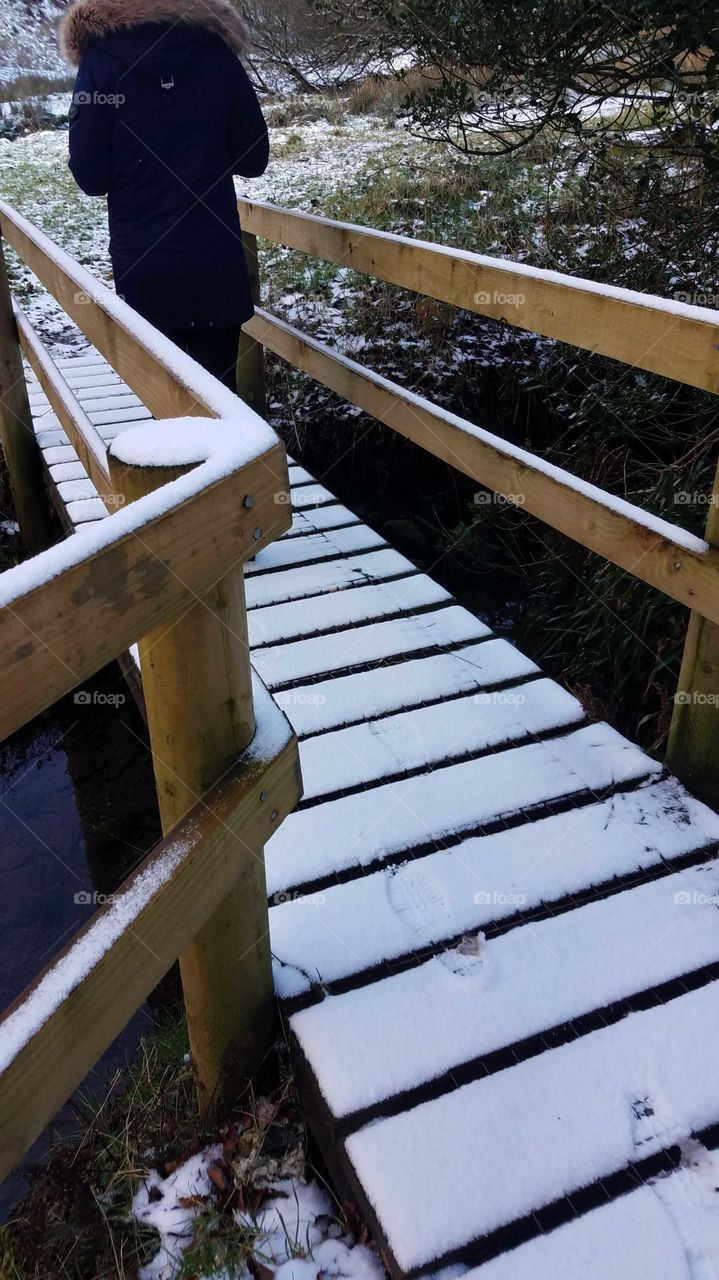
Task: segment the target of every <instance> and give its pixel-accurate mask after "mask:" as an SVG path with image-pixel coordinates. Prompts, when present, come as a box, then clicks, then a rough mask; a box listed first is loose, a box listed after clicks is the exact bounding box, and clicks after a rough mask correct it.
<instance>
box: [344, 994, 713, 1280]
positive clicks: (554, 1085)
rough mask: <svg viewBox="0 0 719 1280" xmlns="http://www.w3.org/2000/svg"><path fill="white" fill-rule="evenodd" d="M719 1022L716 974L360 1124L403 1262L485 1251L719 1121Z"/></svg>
mask: <svg viewBox="0 0 719 1280" xmlns="http://www.w3.org/2000/svg"><path fill="white" fill-rule="evenodd" d="M459 980H460V981H461V980H462V979H461V978H460V979H459ZM718 1025H719V981H713V982H711V983H709V984H708V985H706V986H703V987H701V988H700V989H698V990H695V991H691V992H689V994H687V995H682V996H679V997H678V998H676V999H673V1000H671V1001H670V1002H669V1003H667V1004H664V1005H661V1006H659V1007H658V1008H650V1009H647V1010H645V1011H643V1012H636V1013H630V1014H628V1016H627V1017H626V1018H624V1019H623V1020H622V1021H620V1022H617V1023H614V1024H613V1025H610V1026H608V1027H606V1028H602V1029H601V1030H597V1031H594V1032H592V1034H590V1035H587V1036H581V1037H579V1038H578V1039H576V1040H574V1041H572V1042H571V1043H569V1044H564V1045H561V1046H560V1047H559V1048H556V1049H550V1050H548V1051H547V1052H546V1053H540V1054H539V1055H537V1056H536V1057H533V1058H529V1059H528V1060H525V1061H524V1062H519V1063H518V1064H517V1065H516V1066H510V1067H508V1068H507V1070H505V1071H498V1072H496V1073H495V1074H493V1075H490V1076H488V1077H487V1078H486V1079H483V1080H478V1081H474V1082H472V1083H471V1084H466V1085H464V1086H463V1087H461V1088H458V1089H455V1090H454V1091H453V1092H451V1093H447V1094H444V1095H443V1096H442V1097H440V1098H437V1099H435V1100H433V1101H431V1102H426V1103H423V1104H420V1105H419V1106H417V1107H414V1108H412V1110H410V1111H405V1112H402V1113H401V1114H400V1115H397V1116H392V1117H390V1118H389V1119H386V1120H378V1121H376V1122H375V1123H374V1124H369V1125H367V1126H366V1127H365V1128H363V1129H360V1130H359V1131H358V1132H357V1133H354V1134H352V1135H351V1136H350V1137H349V1138H348V1139H347V1142H346V1144H345V1148H346V1150H347V1152H348V1154H349V1156H350V1159H351V1160H352V1163H353V1165H354V1167H355V1169H356V1171H357V1175H358V1177H359V1178H360V1179H361V1181H362V1184H363V1186H364V1188H365V1191H366V1193H367V1195H368V1197H369V1199H370V1200H371V1201H372V1202H373V1204H374V1205H375V1207H376V1209H377V1212H378V1216H379V1218H380V1220H381V1223H382V1227H383V1234H384V1236H385V1238H386V1239H387V1240H388V1242H389V1245H390V1248H391V1250H392V1253H393V1255H394V1258H395V1259H396V1262H397V1264H398V1266H399V1268H400V1269H401V1270H402V1271H403V1272H407V1271H411V1272H412V1273H413V1274H416V1273H417V1271H418V1270H419V1268H422V1269H423V1270H424V1269H425V1268H426V1269H427V1270H429V1271H433V1270H438V1269H439V1266H441V1265H443V1264H446V1263H448V1262H449V1261H450V1259H451V1260H455V1259H456V1257H457V1255H458V1254H460V1251H461V1256H462V1260H463V1261H466V1262H468V1263H470V1262H473V1261H476V1260H477V1253H479V1254H480V1256H481V1251H482V1249H484V1248H485V1247H486V1238H487V1236H489V1235H490V1233H492V1232H495V1231H498V1230H500V1229H501V1228H503V1227H506V1226H509V1224H511V1223H513V1222H516V1221H517V1220H522V1219H524V1218H526V1217H528V1216H530V1215H532V1214H534V1213H538V1212H539V1211H540V1210H541V1209H544V1208H546V1207H548V1206H550V1205H554V1204H557V1202H560V1203H561V1202H562V1201H563V1200H564V1197H566V1196H569V1197H570V1200H571V1198H572V1197H573V1195H574V1193H575V1192H578V1191H579V1190H581V1189H583V1188H586V1187H590V1186H592V1185H596V1183H597V1182H598V1181H599V1180H600V1179H606V1178H608V1177H609V1176H611V1175H615V1174H617V1173H619V1172H621V1171H623V1170H624V1171H627V1174H628V1167H629V1166H631V1164H632V1163H633V1162H634V1161H637V1160H641V1159H642V1158H646V1157H648V1156H652V1155H656V1154H657V1153H659V1152H662V1151H667V1150H669V1149H671V1148H672V1147H674V1145H675V1144H676V1143H677V1142H681V1141H687V1140H688V1139H690V1137H691V1136H692V1133H693V1132H696V1131H701V1130H703V1129H704V1128H706V1127H708V1126H710V1125H713V1124H715V1123H716V1121H717V1118H718V1117H719V1080H718V1079H717V1073H716V1060H717V1055H718V1054H719V1043H718V1041H717V1031H716V1028H717V1026H718ZM658 1064H661V1065H660V1066H659V1065H658ZM632 1185H635V1183H634V1184H633V1183H632V1182H631V1181H630V1178H629V1176H627V1180H626V1186H627V1189H629V1188H630V1186H632ZM711 1185H714V1183H712V1184H711ZM597 1191H598V1193H599V1197H600V1198H603V1195H604V1193H603V1192H602V1189H601V1188H600V1187H597ZM599 1202H601V1199H600V1201H599ZM474 1241H476V1242H477V1251H476V1253H475V1255H474V1257H472V1250H471V1247H468V1246H471V1245H472V1242H474Z"/></svg>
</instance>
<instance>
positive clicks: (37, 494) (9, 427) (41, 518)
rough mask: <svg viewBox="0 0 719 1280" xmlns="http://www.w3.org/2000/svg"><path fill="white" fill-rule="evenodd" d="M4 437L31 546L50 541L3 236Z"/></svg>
mask: <svg viewBox="0 0 719 1280" xmlns="http://www.w3.org/2000/svg"><path fill="white" fill-rule="evenodd" d="M0 440H1V441H2V448H3V454H4V456H5V465H6V467H7V469H8V475H9V477H10V488H11V490H12V496H13V501H14V503H15V511H16V513H17V518H18V522H19V525H20V532H21V534H22V538H23V542H24V544H25V546H26V548H27V550H28V551H30V552H31V553H33V554H34V553H35V552H37V551H42V550H43V549H44V548H45V547H48V546H50V543H51V542H52V521H51V517H50V503H49V500H48V496H47V492H46V490H45V483H44V477H43V470H42V456H41V453H40V449H39V447H38V443H37V437H36V435H35V430H34V427H33V424H32V414H31V412H30V404H29V402H28V397H27V384H26V382H25V371H24V369H23V365H22V359H21V356H20V343H19V341H18V332H17V324H16V323H15V316H14V315H13V309H12V298H11V296H10V283H9V281H8V274H7V265H6V263H5V254H4V252H3V243H2V239H0Z"/></svg>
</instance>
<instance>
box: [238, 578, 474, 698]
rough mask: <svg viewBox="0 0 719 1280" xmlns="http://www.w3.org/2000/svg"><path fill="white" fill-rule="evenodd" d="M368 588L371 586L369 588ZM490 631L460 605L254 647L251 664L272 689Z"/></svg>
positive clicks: (439, 646)
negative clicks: (265, 647)
mask: <svg viewBox="0 0 719 1280" xmlns="http://www.w3.org/2000/svg"><path fill="white" fill-rule="evenodd" d="M367 589H368V590H369V588H367ZM490 635H491V632H490V630H489V627H487V626H485V624H484V623H483V622H480V621H479V619H478V618H475V617H474V614H471V613H469V611H468V610H467V609H462V608H461V607H460V606H459V605H455V604H451V603H450V604H448V605H447V606H445V607H444V608H440V609H435V610H433V611H432V612H431V613H418V614H409V615H408V616H407V617H404V618H396V619H394V620H393V621H390V622H382V621H380V622H370V623H367V624H365V625H364V626H362V625H359V626H355V627H353V628H352V629H351V630H347V631H337V632H333V634H332V635H324V636H317V637H316V638H310V639H307V640H294V641H291V642H290V643H288V644H277V645H272V646H271V647H270V648H267V649H255V651H254V653H253V658H252V660H253V662H254V664H255V667H256V669H257V670H258V671H259V672H260V675H261V676H262V679H263V680H264V681H265V683H266V684H267V685H269V687H270V688H271V689H276V688H278V687H280V688H286V687H287V686H289V685H293V684H297V683H299V682H300V681H302V680H308V679H312V678H313V677H315V678H316V677H317V676H321V675H328V674H329V673H330V672H332V671H347V670H350V669H351V668H352V667H361V666H365V664H367V663H377V662H382V661H385V660H386V659H387V658H392V657H401V656H402V655H404V654H407V655H408V654H411V653H416V652H418V651H422V650H424V649H430V650H431V649H443V648H445V647H446V646H447V645H458V644H466V643H468V642H469V641H471V640H479V639H481V638H482V637H483V636H484V637H487V638H489V636H490Z"/></svg>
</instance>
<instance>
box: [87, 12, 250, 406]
mask: <svg viewBox="0 0 719 1280" xmlns="http://www.w3.org/2000/svg"><path fill="white" fill-rule="evenodd" d="M62 43H63V48H64V51H65V53H66V56H67V57H68V58H69V59H70V61H72V62H73V63H75V65H78V66H79V71H78V77H77V82H76V85H75V93H74V100H73V106H72V110H71V125H70V167H71V170H72V172H73V174H74V176H75V179H76V181H77V182H78V185H79V186H80V187H81V188H82V189H83V191H85V192H86V193H87V194H88V195H107V198H108V214H109V222H110V253H111V258H112V264H113V272H114V276H115V283H116V287H117V291H118V293H119V294H120V295H121V296H123V297H124V298H125V299H126V301H127V302H128V303H129V304H130V305H131V306H132V307H134V308H135V309H136V310H137V311H139V312H140V313H141V314H142V315H143V316H145V317H146V318H147V319H148V320H150V321H151V322H152V323H153V324H155V325H156V326H157V327H158V328H159V329H161V330H162V331H163V332H164V333H166V334H168V336H170V337H172V338H173V340H175V341H177V342H178V343H179V345H180V346H182V347H183V348H184V349H185V350H187V351H189V352H190V353H191V354H193V355H194V356H195V357H196V358H198V359H200V360H201V362H202V363H203V364H205V365H206V366H207V367H208V368H211V369H212V371H213V372H214V373H216V374H217V375H218V376H221V377H224V380H225V381H226V382H227V383H228V385H232V379H233V371H234V362H235V360H236V355H237V344H238V339H239V329H240V325H241V324H242V323H243V322H244V321H245V320H247V319H249V317H250V316H251V314H252V309H253V308H252V300H251V296H250V287H249V279H248V273H247V267H246V264H245V259H244V254H243V250H242V239H241V231H240V222H239V216H238V213H237V203H236V197H235V191H234V184H233V181H232V175H233V174H235V173H238V174H242V175H244V176H246V177H254V176H257V175H259V174H261V173H263V172H264V170H265V168H266V166H267V160H268V142H267V130H266V127H265V123H264V120H263V118H262V113H261V111H260V108H259V104H258V102H257V98H256V96H255V93H254V90H253V89H252V86H251V84H250V82H249V80H248V78H247V75H246V73H245V71H244V70H243V68H242V65H241V63H240V62H239V59H238V55H239V53H240V52H241V50H242V48H243V47H244V27H243V24H242V22H241V20H240V18H239V15H238V14H237V12H236V11H235V10H234V9H233V8H232V6H231V5H230V4H229V3H228V2H227V0H77V2H76V3H75V4H74V5H73V6H72V7H71V8H70V9H69V10H68V12H67V14H66V16H65V18H64V20H63V24H62Z"/></svg>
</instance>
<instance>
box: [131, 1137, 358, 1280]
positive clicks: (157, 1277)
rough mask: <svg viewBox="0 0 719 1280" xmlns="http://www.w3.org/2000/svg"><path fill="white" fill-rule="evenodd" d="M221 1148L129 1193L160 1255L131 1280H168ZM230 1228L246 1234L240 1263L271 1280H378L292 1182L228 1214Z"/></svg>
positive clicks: (308, 1186)
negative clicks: (253, 1208) (253, 1207)
mask: <svg viewBox="0 0 719 1280" xmlns="http://www.w3.org/2000/svg"><path fill="white" fill-rule="evenodd" d="M221 1156H222V1146H221V1145H213V1146H209V1147H206V1148H205V1149H204V1150H203V1151H201V1152H199V1153H198V1154H197V1155H195V1156H192V1157H191V1158H190V1159H189V1160H186V1161H185V1162H184V1164H182V1165H180V1166H179V1168H178V1169H175V1171H174V1172H173V1173H171V1174H170V1175H169V1176H168V1177H167V1178H164V1179H163V1178H161V1177H160V1175H159V1174H158V1173H157V1172H155V1171H154V1170H153V1171H151V1172H150V1173H149V1174H148V1175H147V1176H146V1177H145V1178H144V1179H143V1182H142V1184H141V1185H140V1188H139V1190H138V1191H137V1192H136V1193H135V1196H134V1199H133V1202H132V1211H133V1213H134V1215H135V1217H136V1219H137V1221H138V1222H140V1223H142V1224H143V1226H146V1227H154V1228H155V1230H156V1231H157V1232H158V1233H159V1237H160V1247H159V1249H158V1252H157V1253H156V1254H155V1256H154V1258H153V1259H152V1260H151V1261H150V1262H149V1263H147V1264H146V1265H145V1266H144V1267H142V1268H141V1270H140V1272H139V1280H173V1277H175V1276H176V1275H177V1274H178V1272H179V1271H180V1269H181V1267H182V1261H183V1255H184V1254H185V1253H186V1252H187V1250H188V1249H189V1248H190V1246H191V1244H192V1242H193V1228H194V1226H195V1224H196V1223H197V1222H198V1220H199V1219H200V1218H201V1216H202V1214H203V1212H204V1210H205V1208H206V1207H207V1208H209V1207H210V1206H211V1205H212V1189H213V1186H212V1179H211V1174H210V1170H211V1168H212V1165H213V1164H214V1162H215V1161H217V1160H218V1159H220V1157H221ZM233 1216H234V1220H235V1223H236V1225H237V1226H238V1227H240V1228H244V1229H246V1231H247V1242H248V1262H249V1261H250V1256H251V1258H252V1260H254V1261H255V1262H256V1263H258V1264H260V1265H261V1267H262V1268H265V1269H268V1270H269V1271H271V1272H274V1275H275V1277H276V1280H318V1277H319V1276H320V1274H321V1273H323V1274H326V1275H329V1276H337V1277H342V1278H343V1280H382V1277H383V1276H384V1270H383V1268H382V1266H381V1264H380V1261H379V1259H378V1258H377V1256H376V1255H375V1254H374V1253H372V1252H371V1251H370V1250H369V1249H368V1248H366V1247H365V1246H364V1245H361V1244H355V1243H354V1242H353V1241H352V1240H351V1238H350V1237H349V1236H347V1235H346V1234H345V1233H344V1231H343V1228H342V1227H341V1225H340V1224H339V1223H338V1221H337V1218H336V1216H335V1213H334V1209H333V1205H332V1202H331V1201H330V1199H329V1196H328V1195H327V1193H326V1192H325V1191H324V1190H322V1188H321V1187H319V1186H318V1184H317V1183H316V1182H310V1183H307V1182H304V1181H303V1180H302V1179H300V1178H292V1179H285V1180H282V1181H279V1182H278V1183H277V1184H276V1186H273V1187H272V1188H271V1191H270V1196H269V1199H268V1200H267V1201H266V1203H265V1204H264V1206H263V1207H262V1208H261V1209H259V1210H258V1211H257V1212H256V1213H254V1214H250V1213H248V1212H246V1211H243V1210H235V1212H234V1215H233ZM250 1274H251V1273H250V1271H249V1269H248V1268H247V1267H244V1266H235V1267H234V1268H233V1271H232V1273H230V1272H227V1271H223V1272H221V1273H218V1276H220V1275H221V1276H222V1277H223V1280H245V1277H248V1276H249V1275H250Z"/></svg>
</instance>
